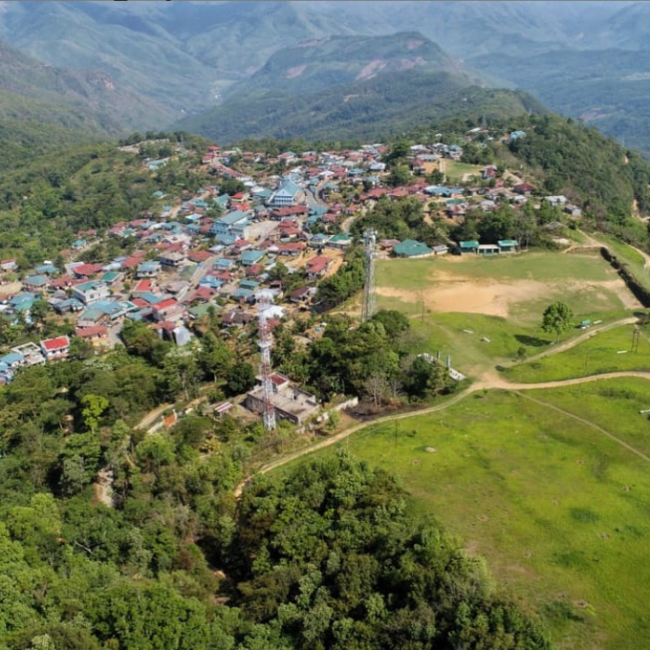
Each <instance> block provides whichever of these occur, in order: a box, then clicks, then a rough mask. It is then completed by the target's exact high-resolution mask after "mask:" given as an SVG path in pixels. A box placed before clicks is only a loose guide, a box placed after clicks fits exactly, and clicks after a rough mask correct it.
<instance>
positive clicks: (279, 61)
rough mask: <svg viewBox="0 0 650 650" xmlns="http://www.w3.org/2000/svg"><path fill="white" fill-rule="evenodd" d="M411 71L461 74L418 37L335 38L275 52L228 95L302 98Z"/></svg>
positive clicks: (449, 59) (432, 45) (440, 52)
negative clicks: (271, 92)
mask: <svg viewBox="0 0 650 650" xmlns="http://www.w3.org/2000/svg"><path fill="white" fill-rule="evenodd" d="M411 69H416V70H418V71H421V72H450V73H459V74H460V73H462V72H463V68H462V66H461V64H460V62H459V61H457V60H455V59H453V58H452V57H450V56H449V55H448V54H447V53H446V52H444V51H443V50H442V49H441V48H440V47H439V46H438V45H436V44H435V43H433V42H431V41H430V40H429V39H428V38H426V37H424V36H422V34H420V33H419V32H400V33H399V34H394V35H390V36H366V37H359V36H331V37H329V38H323V39H314V40H311V41H305V42H303V43H299V44H298V45H294V46H292V47H287V48H284V49H282V50H280V51H278V52H276V53H275V54H273V55H272V56H271V58H270V59H269V60H268V61H267V62H266V64H265V65H264V66H263V67H262V68H261V69H260V70H258V71H257V72H256V73H255V74H254V75H252V76H251V77H249V78H248V79H247V80H246V81H244V82H243V83H241V84H237V85H235V86H234V87H233V88H232V92H231V93H230V95H236V96H242V95H244V94H245V93H247V92H251V91H253V90H276V91H282V92H288V93H291V94H304V93H310V92H316V91H320V90H324V89H326V88H330V87H332V86H336V85H339V84H350V83H354V82H355V81H364V80H366V79H372V78H374V77H377V76H378V75H380V74H387V73H391V72H403V71H406V70H411Z"/></svg>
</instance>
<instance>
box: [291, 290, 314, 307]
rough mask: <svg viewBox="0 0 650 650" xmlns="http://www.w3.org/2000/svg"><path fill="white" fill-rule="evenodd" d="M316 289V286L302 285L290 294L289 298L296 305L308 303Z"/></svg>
mask: <svg viewBox="0 0 650 650" xmlns="http://www.w3.org/2000/svg"><path fill="white" fill-rule="evenodd" d="M315 291H316V290H315V288H314V287H300V288H299V289H296V290H294V291H292V292H291V293H290V294H289V300H290V301H291V302H292V303H294V304H296V305H307V304H308V303H309V301H310V300H311V299H312V297H313V296H314V294H315Z"/></svg>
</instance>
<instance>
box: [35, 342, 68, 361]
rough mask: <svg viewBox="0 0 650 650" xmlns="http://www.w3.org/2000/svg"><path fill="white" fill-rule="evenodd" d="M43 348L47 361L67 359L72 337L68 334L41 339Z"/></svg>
mask: <svg viewBox="0 0 650 650" xmlns="http://www.w3.org/2000/svg"><path fill="white" fill-rule="evenodd" d="M41 349H42V350H43V355H44V356H45V359H46V361H59V360H62V359H67V358H68V355H69V354H70V339H69V338H68V337H67V336H58V337H57V338H55V339H46V340H44V341H41Z"/></svg>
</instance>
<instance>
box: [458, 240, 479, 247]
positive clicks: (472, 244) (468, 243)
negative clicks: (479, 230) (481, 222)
mask: <svg viewBox="0 0 650 650" xmlns="http://www.w3.org/2000/svg"><path fill="white" fill-rule="evenodd" d="M459 245H460V247H461V248H478V246H479V243H478V242H477V241H476V240H475V239H469V240H467V241H462V242H459Z"/></svg>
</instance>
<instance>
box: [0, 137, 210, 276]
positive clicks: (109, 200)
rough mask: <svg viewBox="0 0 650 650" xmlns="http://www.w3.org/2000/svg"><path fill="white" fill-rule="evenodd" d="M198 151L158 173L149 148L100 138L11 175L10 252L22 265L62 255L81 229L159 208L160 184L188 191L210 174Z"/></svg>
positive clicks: (6, 215)
mask: <svg viewBox="0 0 650 650" xmlns="http://www.w3.org/2000/svg"><path fill="white" fill-rule="evenodd" d="M202 142H203V141H202V140H201V139H200V138H196V137H194V138H188V141H187V142H186V146H187V147H188V149H190V152H191V147H196V148H197V150H199V149H200V148H201V146H202ZM167 146H169V145H167ZM196 155H197V154H192V153H190V154H189V155H188V156H187V157H186V158H182V157H180V156H177V157H176V159H175V160H171V161H170V162H169V163H168V164H167V165H166V166H164V167H162V168H161V169H160V170H159V171H158V172H156V173H153V174H152V173H151V172H149V171H148V170H146V168H145V167H144V157H145V156H146V150H145V151H143V153H142V154H141V155H138V154H129V153H125V152H122V151H119V150H118V149H117V148H116V147H115V146H114V145H110V144H92V145H86V146H81V147H73V148H70V149H68V150H66V151H65V152H58V153H56V154H54V153H51V154H49V155H47V156H42V157H40V158H39V159H38V161H34V162H31V163H29V164H27V165H23V166H20V167H18V168H16V169H15V170H12V171H10V172H7V173H5V174H3V175H2V178H1V179H0V217H1V218H0V252H1V253H2V256H3V257H16V258H17V259H18V261H19V264H20V266H21V268H29V267H30V266H32V265H34V264H36V263H42V261H43V259H48V258H49V259H56V256H57V255H58V253H59V252H60V251H61V250H62V249H65V248H66V247H68V246H69V245H70V244H71V243H72V241H74V239H76V236H75V233H77V232H79V231H87V230H91V229H97V230H100V231H103V230H105V229H108V228H109V227H110V226H112V225H114V224H115V223H117V222H118V221H128V220H131V219H133V218H134V216H136V215H142V214H143V213H144V212H146V211H147V210H152V211H153V210H155V209H159V208H158V207H157V206H158V203H157V200H156V199H155V198H154V197H153V193H154V192H155V191H157V190H162V191H163V192H165V193H168V194H180V192H181V190H182V189H190V190H196V189H198V188H199V187H201V185H202V184H203V183H204V182H205V181H206V180H208V179H209V178H210V177H209V176H208V175H207V172H206V173H201V172H196V171H194V170H193V169H192V161H195V156H196ZM213 178H214V177H213ZM214 180H217V179H214ZM35 235H37V236H35ZM134 244H135V242H134V241H129V240H123V241H120V242H118V241H116V240H115V241H111V242H108V243H107V244H106V246H108V247H112V253H113V254H115V255H118V254H119V253H120V251H123V250H124V249H128V248H129V247H132V246H134ZM104 253H106V251H104Z"/></svg>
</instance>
